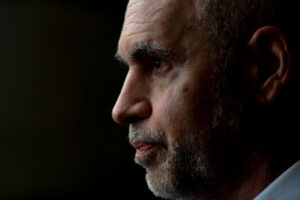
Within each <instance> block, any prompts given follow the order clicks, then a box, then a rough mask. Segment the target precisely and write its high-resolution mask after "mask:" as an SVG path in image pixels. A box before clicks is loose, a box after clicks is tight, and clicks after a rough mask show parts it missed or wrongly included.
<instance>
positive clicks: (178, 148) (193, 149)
mask: <svg viewBox="0 0 300 200" xmlns="http://www.w3.org/2000/svg"><path fill="white" fill-rule="evenodd" d="M218 109H219V110H218ZM218 109H216V110H215V112H216V113H215V120H214V121H213V122H212V124H211V126H210V127H209V128H207V129H206V130H195V131H196V132H195V133H186V134H185V135H186V137H185V138H184V139H182V140H180V141H177V142H176V144H175V145H174V147H171V146H169V145H168V143H167V139H166V137H165V134H164V133H163V131H162V130H160V129H159V128H154V127H152V128H151V129H144V130H141V129H138V127H135V126H133V125H130V127H129V140H130V143H134V142H135V141H149V142H152V143H158V144H161V147H159V149H158V150H157V151H156V153H155V154H153V155H152V156H151V157H148V158H147V159H146V160H135V161H136V163H137V164H139V165H141V166H143V167H144V168H145V169H146V181H147V184H148V187H149V189H150V190H151V191H152V192H153V193H154V195H156V196H159V197H162V198H166V199H189V200H192V199H203V200H205V199H222V198H221V196H222V195H223V193H222V192H221V191H223V190H224V191H225V190H226V191H228V190H230V188H231V187H232V188H234V187H236V184H238V182H239V181H238V178H236V177H240V175H239V174H240V169H241V168H242V165H243V160H244V158H245V153H244V152H243V150H242V142H241V141H240V138H239V134H238V132H239V126H240V123H239V117H237V116H236V117H233V115H232V112H230V116H228V117H226V116H225V113H224V112H225V110H224V109H223V106H219V107H218ZM224 187H226V189H224Z"/></svg>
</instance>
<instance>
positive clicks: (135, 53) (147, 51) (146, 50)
mask: <svg viewBox="0 0 300 200" xmlns="http://www.w3.org/2000/svg"><path fill="white" fill-rule="evenodd" d="M171 50H172V49H171V48H167V47H164V46H161V45H158V44H154V43H153V42H149V41H143V42H140V43H138V44H137V45H136V46H135V47H134V48H133V50H132V52H131V53H130V54H129V56H128V57H127V59H123V58H122V56H121V55H120V53H119V51H117V53H116V54H115V59H116V60H118V61H119V62H120V63H121V64H123V65H125V66H129V65H128V63H127V62H126V60H139V59H141V58H144V57H145V56H163V57H168V56H169V55H170V54H171Z"/></svg>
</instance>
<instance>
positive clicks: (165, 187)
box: [146, 169, 178, 199]
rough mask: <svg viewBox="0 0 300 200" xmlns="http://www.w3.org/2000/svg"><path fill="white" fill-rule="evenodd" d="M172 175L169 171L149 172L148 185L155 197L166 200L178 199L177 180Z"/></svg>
mask: <svg viewBox="0 0 300 200" xmlns="http://www.w3.org/2000/svg"><path fill="white" fill-rule="evenodd" d="M170 173H171V172H170V170H168V169H156V170H155V169H152V170H147V173H146V181H147V185H148V188H149V189H150V191H151V192H152V193H153V194H154V195H155V196H157V197H161V198H165V199H176V198H178V195H177V193H178V192H177V190H176V188H177V186H176V185H177V184H176V180H175V179H174V176H172V175H171V174H170Z"/></svg>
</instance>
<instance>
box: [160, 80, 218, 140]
mask: <svg viewBox="0 0 300 200" xmlns="http://www.w3.org/2000/svg"><path fill="white" fill-rule="evenodd" d="M203 92H205V90H203V91H202V90H199V88H198V89H197V90H193V88H192V87H190V86H189V85H188V84H185V85H181V86H180V87H178V88H177V89H170V90H168V91H166V92H165V93H164V94H163V95H161V96H160V98H159V99H157V104H156V110H155V112H156V119H158V124H159V127H160V128H162V130H164V132H165V134H166V136H167V138H168V140H169V142H170V143H174V142H176V141H178V140H180V139H181V138H183V137H185V136H187V135H188V134H191V133H195V132H198V130H201V129H205V128H206V127H207V126H209V124H210V121H211V120H210V119H211V113H212V112H211V109H212V105H211V101H210V100H209V95H208V94H206V95H205V94H203Z"/></svg>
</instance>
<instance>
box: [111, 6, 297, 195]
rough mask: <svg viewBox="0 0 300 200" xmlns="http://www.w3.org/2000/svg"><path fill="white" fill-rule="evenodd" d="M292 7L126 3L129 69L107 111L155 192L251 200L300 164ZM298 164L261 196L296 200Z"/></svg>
mask: <svg viewBox="0 0 300 200" xmlns="http://www.w3.org/2000/svg"><path fill="white" fill-rule="evenodd" d="M293 8H295V5H292V6H289V4H287V3H284V2H281V1H274V0H272V1H271V0H252V1H248V0H186V1H181V0H159V1H158V0H130V1H129V4H128V7H127V12H126V16H125V22H124V26H123V29H122V33H121V37H120V41H119V46H118V52H117V55H116V56H117V58H118V59H119V60H121V61H122V62H123V63H125V64H126V65H128V67H129V71H128V74H127V77H126V80H125V82H124V85H123V88H122V91H121V93H120V96H119V98H118V100H117V103H116V105H115V107H114V109H113V113H112V115H113V118H114V120H115V121H116V122H118V123H120V124H125V125H129V140H130V144H131V145H132V146H133V147H134V148H136V154H135V161H136V163H137V164H139V165H141V166H143V167H144V168H145V169H146V180H147V184H148V186H149V188H150V190H151V191H152V192H153V193H154V194H155V195H156V196H160V197H163V198H170V199H201V200H203V199H217V200H223V199H229V200H250V199H253V198H255V197H257V196H258V195H259V194H260V193H261V192H262V191H263V190H265V189H266V188H267V187H268V186H269V185H270V183H272V182H273V181H274V180H275V179H277V178H278V177H279V175H280V174H282V173H283V172H284V171H286V170H287V169H288V168H289V167H290V166H292V165H293V164H294V163H296V162H297V161H298V159H299V150H298V148H297V139H298V137H297V135H298V132H297V131H296V129H294V128H295V127H296V120H297V118H296V117H293V113H296V112H297V111H298V110H297V109H298V108H297V107H296V106H297V105H298V103H297V101H298V98H297V96H296V95H294V94H295V91H296V87H295V84H296V83H297V82H296V79H295V78H294V76H295V74H296V73H297V72H296V71H297V66H295V65H296V63H295V59H292V58H294V53H295V52H296V48H295V47H297V44H298V43H297V42H298V41H297V39H298V37H297V34H298V33H297V32H296V30H294V29H295V26H294V25H293V23H292V22H293V21H296V20H295V19H296V18H295V16H294V14H295V13H297V11H296V10H293ZM290 13H293V14H290ZM294 36H295V37H294ZM291 41H293V44H295V45H294V46H293V45H292V43H291ZM291 95H294V96H291ZM298 165H299V164H296V165H294V166H293V167H292V168H290V169H289V170H288V171H287V172H288V175H287V176H286V175H285V174H284V175H283V178H282V177H281V178H282V179H283V180H285V181H283V182H284V184H282V182H280V180H279V183H278V184H276V185H277V187H275V189H273V190H272V188H271V189H270V187H269V188H267V190H270V192H269V194H266V192H268V191H267V190H266V191H264V192H263V193H262V194H261V196H258V199H259V200H261V199H268V198H270V194H275V193H274V192H273V191H274V190H276V192H277V195H275V197H274V196H272V197H271V199H276V198H278V199H300V196H299V193H300V192H299V189H297V188H298V187H297V186H298V184H300V181H299V179H298V178H296V179H295V177H297V174H299V173H300V172H299V171H300V170H299V167H298ZM298 177H299V176H298ZM293 178H294V179H293ZM276 181H278V179H277V180H276ZM276 181H275V183H276ZM278 185H279V186H278ZM282 185H285V186H286V187H285V188H286V189H285V190H284V191H280V188H284V187H281V186H282ZM295 188H296V189H295ZM290 191H293V192H290ZM262 195H264V196H262Z"/></svg>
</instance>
